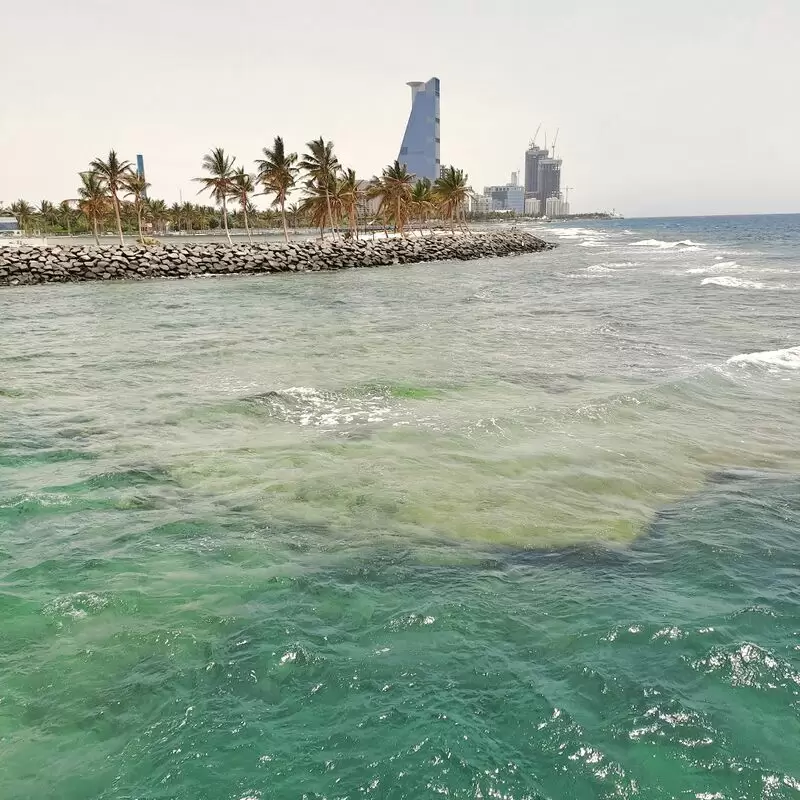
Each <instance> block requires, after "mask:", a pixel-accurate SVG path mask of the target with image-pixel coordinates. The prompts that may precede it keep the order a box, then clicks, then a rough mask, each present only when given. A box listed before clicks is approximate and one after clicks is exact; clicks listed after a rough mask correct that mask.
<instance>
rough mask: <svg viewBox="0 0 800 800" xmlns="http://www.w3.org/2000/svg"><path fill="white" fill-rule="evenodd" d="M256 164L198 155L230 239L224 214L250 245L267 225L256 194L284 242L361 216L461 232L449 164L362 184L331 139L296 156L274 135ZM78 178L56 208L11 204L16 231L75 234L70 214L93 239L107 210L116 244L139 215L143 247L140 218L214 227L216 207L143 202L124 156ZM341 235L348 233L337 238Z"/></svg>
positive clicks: (347, 227) (112, 155)
mask: <svg viewBox="0 0 800 800" xmlns="http://www.w3.org/2000/svg"><path fill="white" fill-rule="evenodd" d="M262 155H263V157H262V158H259V159H257V160H256V162H255V166H256V171H255V172H254V173H249V172H248V171H247V170H246V169H245V168H244V167H243V166H238V167H237V166H236V158H235V157H233V156H230V155H228V154H226V153H225V151H224V149H223V148H221V147H217V148H214V149H213V150H211V151H210V152H209V153H208V154H206V155H205V156H204V157H203V161H202V168H203V175H202V176H200V177H197V178H195V179H194V180H195V181H196V182H198V183H199V184H200V190H199V192H198V194H200V193H208V194H209V195H210V197H211V199H212V200H213V201H214V203H215V205H216V207H217V208H218V209H219V212H220V220H221V223H222V227H223V229H224V231H225V235H226V236H227V238H228V242H231V236H230V225H229V218H231V217H233V221H236V219H237V217H238V220H239V221H240V222H241V223H242V225H243V227H244V230H245V233H246V235H247V237H248V239H250V240H251V241H252V224H251V223H252V222H253V219H254V218H255V219H256V222H260V223H262V224H263V222H264V221H265V218H266V219H267V220H268V219H269V216H268V213H265V212H261V211H259V210H258V209H256V208H255V206H254V205H253V198H254V197H255V196H256V195H257V194H261V195H265V196H268V197H272V201H271V206H272V208H273V209H274V210H275V211H274V212H273V213H278V214H279V215H280V220H281V225H282V228H283V233H284V236H285V237H286V240H287V241H288V239H289V227H288V221H287V218H288V217H291V218H292V221H293V224H294V226H295V227H296V226H297V225H298V223H299V222H300V221H305V222H306V223H307V224H309V225H311V226H314V227H317V228H319V229H320V233H321V235H322V236H323V238H324V236H325V234H326V232H327V231H330V233H331V236H332V237H333V238H334V239H338V238H340V237H341V236H348V237H357V236H358V228H359V220H362V221H365V222H366V221H367V219H368V218H369V217H374V218H375V221H379V222H380V224H382V226H383V227H384V230H386V231H387V233H388V229H389V226H393V227H394V228H395V230H396V231H397V232H398V233H399V234H400V235H401V236H402V235H404V233H405V231H406V228H407V226H408V225H409V223H410V222H411V221H412V220H416V221H417V223H418V225H419V230H420V233H421V232H422V230H423V229H424V228H425V227H430V221H431V220H432V219H433V218H436V217H439V218H440V219H442V220H445V221H448V222H449V223H450V226H451V228H452V229H453V230H454V229H455V226H456V225H459V226H461V227H463V228H466V224H465V215H464V208H465V205H466V202H467V199H468V197H469V194H470V189H469V187H468V185H467V176H466V174H465V173H464V171H463V170H460V169H456V168H455V167H448V168H446V169H445V170H443V171H442V174H441V176H440V177H439V178H438V179H437V180H436V181H434V182H431V181H430V180H428V179H426V178H423V179H419V180H417V179H416V176H414V175H413V174H411V173H409V171H408V170H407V168H406V166H405V165H403V164H400V163H399V162H398V161H395V162H394V163H393V164H390V165H389V166H387V167H386V168H384V169H383V171H382V172H381V175H380V176H376V177H373V178H372V179H371V180H369V181H365V180H359V179H358V178H357V176H356V173H355V171H354V170H352V169H347V168H344V167H343V166H342V165H341V163H340V162H339V159H338V157H337V156H336V154H335V152H334V147H333V143H332V142H330V141H325V140H324V139H323V138H322V137H320V138H319V139H314V140H313V141H310V142H308V144H307V145H306V152H305V153H304V154H303V156H302V157H299V156H298V154H297V153H289V152H287V151H286V147H285V145H284V142H283V139H282V138H281V137H280V136H276V137H275V139H274V141H273V144H272V147H265V148H263V150H262ZM79 175H80V181H81V182H80V185H79V187H78V197H77V198H75V199H74V200H65V201H63V202H62V203H61V204H60V205H58V206H54V205H53V204H52V203H50V202H48V201H42V203H41V204H40V205H39V207H38V208H34V207H33V206H31V205H30V204H28V203H26V202H25V201H24V200H19V201H17V202H16V203H14V204H12V206H11V212H12V213H13V214H15V215H16V216H17V220H18V222H19V225H20V227H22V228H23V229H25V230H28V229H29V228H30V226H31V225H32V223H33V222H35V221H39V222H40V223H42V227H43V228H44V229H45V231H46V230H47V228H48V226H50V227H52V229H55V227H56V226H57V225H60V226H61V227H62V229H64V228H65V227H66V229H67V232H70V233H71V227H72V224H73V222H75V220H74V214H75V212H76V211H77V212H78V213H79V214H80V215H82V216H83V217H84V219H85V220H86V222H87V224H88V225H89V227H90V229H91V231H92V233H93V234H94V237H95V241H98V242H99V231H100V226H101V224H105V221H106V220H107V219H108V217H109V216H110V215H111V214H112V213H113V219H114V224H115V227H116V231H117V235H118V237H119V240H120V243H121V244H124V242H125V239H124V233H123V220H124V219H125V220H126V221H127V222H128V227H129V228H130V218H131V217H135V221H136V229H137V231H138V235H139V241H141V242H144V240H145V239H144V227H145V222H148V223H150V224H151V225H152V227H153V229H154V230H155V231H157V232H158V231H160V232H164V231H165V230H166V225H167V224H168V223H169V224H170V225H171V226H172V227H173V229H177V230H197V229H198V228H199V229H203V228H204V227H205V226H208V227H216V222H217V215H216V212H215V209H214V208H209V207H207V206H201V205H193V204H191V203H185V204H180V205H179V204H177V203H176V204H174V205H173V206H172V207H171V208H168V207H167V205H166V203H165V202H164V201H163V200H158V199H151V198H149V197H148V189H149V188H150V184H149V183H147V181H146V180H145V178H144V176H142V175H140V174H138V173H137V172H136V171H135V170H134V169H133V166H132V164H131V163H130V162H129V161H125V160H123V159H120V158H119V156H118V155H117V153H116V151H114V150H111V151H110V152H109V154H108V156H107V157H106V158H95V159H93V160H92V161H91V163H90V164H89V169H88V170H85V171H83V172H81V173H79ZM298 189H299V190H301V191H302V200H301V201H300V203H299V204H292V205H291V206H287V203H288V199H289V196H290V195H291V194H292V193H293V192H294V191H296V190H298ZM229 202H233V203H235V204H236V206H238V212H236V213H234V214H229V205H228V204H229ZM343 231H344V232H343Z"/></svg>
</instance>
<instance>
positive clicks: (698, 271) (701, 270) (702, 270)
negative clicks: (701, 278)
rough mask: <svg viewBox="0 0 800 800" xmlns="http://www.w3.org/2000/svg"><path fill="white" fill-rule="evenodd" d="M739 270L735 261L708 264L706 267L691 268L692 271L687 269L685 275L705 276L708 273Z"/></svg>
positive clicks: (739, 267)
mask: <svg viewBox="0 0 800 800" xmlns="http://www.w3.org/2000/svg"><path fill="white" fill-rule="evenodd" d="M718 258H719V256H718ZM741 268H742V267H741V266H740V265H739V264H737V263H736V262H735V261H718V262H717V263H716V264H709V265H708V266H707V267H692V269H687V270H686V274H687V275H705V274H706V273H708V272H718V271H719V270H721V269H741Z"/></svg>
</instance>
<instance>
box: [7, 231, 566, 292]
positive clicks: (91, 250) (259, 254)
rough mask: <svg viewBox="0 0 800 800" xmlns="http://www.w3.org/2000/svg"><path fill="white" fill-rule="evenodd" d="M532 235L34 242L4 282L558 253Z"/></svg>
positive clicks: (15, 254)
mask: <svg viewBox="0 0 800 800" xmlns="http://www.w3.org/2000/svg"><path fill="white" fill-rule="evenodd" d="M555 246H556V245H554V244H551V243H550V242H546V241H544V240H543V239H540V238H539V237H538V236H534V235H533V234H531V233H527V232H520V231H496V232H483V233H473V234H468V235H462V234H459V235H455V236H430V237H415V238H390V239H375V240H372V239H356V240H352V239H351V240H337V241H327V242H319V241H303V242H289V243H285V242H269V243H258V244H250V243H237V244H235V245H233V246H228V245H222V244H212V243H203V244H201V243H198V244H176V245H171V244H165V245H160V246H157V247H147V246H140V245H133V246H121V245H100V246H99V247H98V246H97V245H77V246H72V247H62V246H59V245H54V246H53V245H35V246H22V247H19V248H2V249H0V287H2V286H31V285H39V284H44V283H82V282H85V281H120V280H147V279H155V278H178V279H180V278H192V277H196V276H200V275H233V274H239V275H257V274H272V273H279V272H320V271H325V272H328V271H335V270H339V269H359V268H366V267H379V266H390V265H392V264H414V263H421V262H426V261H452V260H457V261H468V260H475V259H479V258H496V257H500V256H510V255H520V254H522V253H536V252H543V251H546V250H552V249H553V248H555Z"/></svg>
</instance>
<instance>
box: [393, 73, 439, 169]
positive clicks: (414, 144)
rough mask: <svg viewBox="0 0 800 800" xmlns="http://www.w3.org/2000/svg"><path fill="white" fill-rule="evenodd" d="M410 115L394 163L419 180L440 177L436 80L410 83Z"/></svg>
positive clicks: (437, 88)
mask: <svg viewBox="0 0 800 800" xmlns="http://www.w3.org/2000/svg"><path fill="white" fill-rule="evenodd" d="M408 85H409V86H410V87H411V113H410V114H409V115H408V123H407V124H406V132H405V136H403V143H402V145H401V146H400V155H399V156H398V157H397V160H398V161H399V162H400V163H401V164H405V165H406V167H407V168H408V171H409V172H413V173H414V175H416V176H417V177H418V178H430V180H432V181H435V180H436V179H437V178H438V177H439V170H440V165H441V157H440V153H439V79H438V78H431V79H430V80H429V81H428V82H427V83H422V82H421V81H411V82H409V84H408Z"/></svg>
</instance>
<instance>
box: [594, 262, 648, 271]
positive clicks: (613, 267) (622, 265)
mask: <svg viewBox="0 0 800 800" xmlns="http://www.w3.org/2000/svg"><path fill="white" fill-rule="evenodd" d="M635 266H637V262H636V261H604V262H603V263H602V264H592V265H591V266H590V267H586V271H587V272H616V271H617V270H620V269H628V268H630V267H635Z"/></svg>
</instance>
